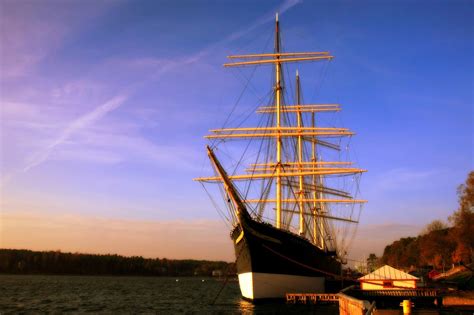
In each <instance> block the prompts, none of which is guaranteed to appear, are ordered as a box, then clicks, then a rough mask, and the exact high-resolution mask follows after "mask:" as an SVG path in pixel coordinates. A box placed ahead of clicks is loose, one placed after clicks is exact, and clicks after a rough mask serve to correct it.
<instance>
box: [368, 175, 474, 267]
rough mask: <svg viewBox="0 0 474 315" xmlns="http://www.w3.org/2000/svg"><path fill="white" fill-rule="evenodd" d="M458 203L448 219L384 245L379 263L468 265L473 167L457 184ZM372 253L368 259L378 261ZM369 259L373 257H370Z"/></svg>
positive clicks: (473, 242) (473, 250) (473, 254)
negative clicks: (459, 183)
mask: <svg viewBox="0 0 474 315" xmlns="http://www.w3.org/2000/svg"><path fill="white" fill-rule="evenodd" d="M458 200H459V207H458V209H457V210H456V211H454V213H453V214H452V215H451V216H449V218H448V223H449V224H448V223H445V222H443V221H441V220H435V221H433V222H431V223H430V224H428V225H427V226H426V227H425V229H424V230H423V231H422V232H421V233H420V235H418V236H416V237H404V238H401V239H399V240H397V241H395V242H393V243H392V244H390V245H388V246H386V247H385V250H384V252H383V256H382V257H381V258H380V259H377V263H376V264H377V265H384V264H388V265H390V266H393V267H396V268H405V269H408V268H410V267H421V266H430V267H432V268H434V269H438V270H444V269H449V267H451V266H452V264H464V265H468V264H471V263H473V262H474V261H473V260H474V171H472V172H470V173H469V174H468V177H467V180H466V183H465V184H462V185H460V186H459V187H458ZM374 256H375V255H374V254H371V256H369V259H368V263H370V264H374V263H375V257H374ZM369 260H370V261H369Z"/></svg>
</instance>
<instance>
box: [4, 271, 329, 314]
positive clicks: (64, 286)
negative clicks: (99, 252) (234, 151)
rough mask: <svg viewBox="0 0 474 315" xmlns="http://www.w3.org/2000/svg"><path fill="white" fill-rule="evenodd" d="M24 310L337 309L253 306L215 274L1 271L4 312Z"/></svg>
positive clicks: (233, 284)
mask: <svg viewBox="0 0 474 315" xmlns="http://www.w3.org/2000/svg"><path fill="white" fill-rule="evenodd" d="M176 280H179V281H176ZM203 280H204V281H203ZM221 289H222V291H221ZM219 291H221V293H220V294H219V296H218V297H217V299H216V301H215V303H214V304H213V303H212V302H213V301H214V299H215V298H216V296H217V295H218V293H219ZM19 312H33V313H45V312H48V313H51V312H54V313H72V314H74V313H76V314H77V313H87V312H91V313H107V314H110V313H117V312H118V313H150V314H156V313H159V314H170V313H202V314H209V313H211V314H241V313H243V314H262V313H264V314H268V313H271V314H275V313H280V314H289V313H290V314H291V313H292V314H316V313H317V314H322V315H329V314H338V307H337V305H328V306H309V305H286V304H284V303H281V304H262V305H253V304H251V303H248V302H246V301H244V300H242V299H241V298H240V291H239V287H238V283H236V282H229V283H227V284H226V285H225V286H223V282H220V281H217V280H216V279H213V278H195V277H193V278H164V277H113V276H110V277H106V276H39V275H34V276H32V275H26V276H25V275H0V314H2V315H3V314H5V313H19Z"/></svg>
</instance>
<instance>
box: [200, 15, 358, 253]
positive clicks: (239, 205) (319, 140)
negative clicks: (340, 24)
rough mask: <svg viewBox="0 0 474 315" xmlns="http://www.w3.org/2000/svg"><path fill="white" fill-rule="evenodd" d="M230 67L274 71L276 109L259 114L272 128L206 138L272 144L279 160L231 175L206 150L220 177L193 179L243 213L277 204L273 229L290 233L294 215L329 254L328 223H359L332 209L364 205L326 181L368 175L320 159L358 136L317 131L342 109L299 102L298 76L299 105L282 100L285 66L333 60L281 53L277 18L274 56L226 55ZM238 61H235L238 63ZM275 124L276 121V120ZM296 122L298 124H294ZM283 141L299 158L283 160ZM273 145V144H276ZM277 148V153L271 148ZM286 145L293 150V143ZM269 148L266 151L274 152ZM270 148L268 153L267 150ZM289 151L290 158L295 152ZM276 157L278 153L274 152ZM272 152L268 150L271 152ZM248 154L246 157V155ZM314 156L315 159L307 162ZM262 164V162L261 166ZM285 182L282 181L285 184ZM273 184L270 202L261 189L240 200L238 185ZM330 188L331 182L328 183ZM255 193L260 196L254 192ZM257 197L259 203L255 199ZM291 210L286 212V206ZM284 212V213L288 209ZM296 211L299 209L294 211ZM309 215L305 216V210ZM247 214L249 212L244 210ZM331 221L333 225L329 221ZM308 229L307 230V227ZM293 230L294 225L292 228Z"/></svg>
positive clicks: (228, 130)
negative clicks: (322, 116) (222, 193)
mask: <svg viewBox="0 0 474 315" xmlns="http://www.w3.org/2000/svg"><path fill="white" fill-rule="evenodd" d="M227 58H229V59H231V60H232V62H229V63H225V64H224V67H245V66H266V65H268V66H269V65H271V66H272V68H273V67H274V68H273V69H272V70H273V71H275V72H274V73H275V83H274V85H273V90H274V91H273V97H274V98H273V104H268V105H267V106H261V107H259V108H258V109H257V111H256V113H258V114H263V115H268V117H269V118H268V122H269V123H271V124H268V125H267V126H265V127H262V126H259V127H252V126H243V127H240V126H239V127H223V128H220V129H211V130H209V131H210V134H209V135H207V136H205V138H207V139H223V140H224V139H228V140H244V141H245V140H252V139H260V140H261V141H265V139H271V140H270V142H268V143H266V144H270V147H271V150H272V151H273V150H275V149H276V154H275V155H273V154H271V155H272V156H274V157H275V160H270V159H269V158H268V157H266V158H264V161H261V160H260V159H259V158H258V157H257V160H256V161H255V163H254V164H250V165H249V166H248V168H246V169H244V171H245V173H243V174H242V173H240V174H238V173H236V172H235V171H234V172H233V173H232V174H227V173H226V172H225V170H224V168H223V167H222V166H221V165H220V163H219V161H218V160H217V158H216V157H215V155H214V152H212V150H210V149H208V155H209V158H210V159H211V162H212V164H213V166H214V168H215V169H216V170H217V172H218V173H219V174H218V175H219V176H212V177H199V178H196V179H195V180H198V181H201V182H220V183H222V184H223V185H224V188H225V190H226V192H227V195H228V198H230V199H231V200H232V203H230V205H231V206H233V208H234V209H231V211H235V212H234V213H233V214H237V213H236V212H238V211H241V213H242V212H243V210H244V209H247V207H248V206H250V204H259V205H261V207H262V209H264V208H265V204H272V205H274V208H273V207H272V208H273V209H274V210H276V212H275V213H274V215H275V223H274V226H275V227H276V228H278V229H288V230H289V229H290V224H291V216H290V220H289V221H288V222H285V220H284V219H283V217H282V213H283V212H285V213H295V214H297V215H298V218H299V220H298V226H297V227H296V228H297V229H298V231H299V234H300V235H302V236H308V237H311V241H312V242H313V243H314V244H315V245H316V246H319V247H321V248H322V249H327V248H328V245H331V244H330V242H328V239H327V238H326V235H325V234H326V233H327V229H328V228H329V226H328V225H327V224H328V221H326V220H340V221H343V222H347V223H356V221H354V220H353V218H352V214H348V215H347V216H333V215H332V213H331V209H330V208H329V205H330V204H341V203H342V204H346V203H347V204H354V203H365V202H366V200H358V199H354V197H355V196H352V195H351V193H349V192H346V191H344V190H340V189H335V188H333V187H330V186H325V185H326V181H325V180H324V179H325V178H326V176H349V175H355V174H360V173H363V172H366V170H364V169H360V168H356V167H351V165H352V163H351V162H341V161H322V160H321V159H320V158H319V157H318V153H319V152H318V149H319V146H322V147H324V148H326V149H331V150H335V151H340V145H339V144H337V143H335V142H333V141H331V140H332V139H340V138H342V137H348V136H352V135H353V134H354V133H353V132H351V131H350V130H349V129H347V128H336V127H324V126H320V127H316V122H315V113H325V112H339V111H340V110H341V108H340V106H339V104H305V105H302V104H301V102H302V100H301V84H300V77H299V74H298V72H297V74H296V99H295V102H296V104H294V105H285V104H284V100H283V93H282V90H283V72H282V67H283V64H286V63H295V62H303V61H304V62H309V61H315V62H318V61H322V60H332V59H333V56H332V55H330V53H329V52H327V51H322V52H285V53H282V52H281V42H280V26H279V21H278V14H276V17H275V43H274V51H273V52H272V53H259V54H248V55H233V56H227ZM235 59H238V60H237V61H234V60H235ZM309 114H311V116H310V118H311V125H310V126H304V120H303V118H304V116H305V117H308V118H309V116H306V115H309ZM282 115H288V116H292V115H295V116H294V117H293V116H292V117H291V118H289V121H288V122H286V123H285V120H284V118H283V117H282ZM275 120H276V121H275ZM294 122H296V125H295V124H294ZM283 139H294V140H296V156H292V157H291V159H289V160H286V159H284V156H283V155H284V154H283V153H284V152H283V150H284V148H283V144H284V143H283ZM274 141H275V142H274ZM306 142H311V153H310V154H309V155H310V156H306V155H305V152H304V150H305V148H308V149H309V144H308V145H306ZM273 144H276V148H273ZM285 144H291V145H294V142H293V140H291V141H289V142H286V141H285ZM270 147H268V148H270ZM268 148H267V149H268ZM293 150H294V148H291V149H290V151H288V152H287V153H290V155H293V153H294V152H295V151H293ZM273 152H275V151H273ZM267 153H268V151H267ZM244 154H245V153H244ZM310 157H311V159H309V158H310ZM262 162H264V163H262ZM283 179H284V180H283ZM258 180H262V181H264V182H265V181H269V180H270V181H271V183H273V180H275V183H274V185H275V188H273V185H272V186H271V187H268V189H272V190H273V189H275V195H274V196H275V197H274V198H271V197H270V198H269V193H268V190H267V188H265V189H263V190H261V194H260V195H257V196H251V195H250V196H247V195H246V196H245V198H240V196H239V194H238V191H237V190H238V184H237V183H236V184H235V185H234V182H237V181H258ZM329 184H330V182H329ZM284 187H289V190H291V191H293V192H294V196H295V198H292V197H291V196H289V195H287V194H284V193H283V188H284ZM255 192H256V191H255ZM256 197H257V198H256ZM287 205H288V207H286V206H287ZM285 207H286V208H285ZM296 208H298V209H296ZM305 210H306V211H305ZM245 213H246V214H247V215H249V213H248V212H247V211H245ZM331 222H332V221H331ZM307 226H310V228H309V229H307V228H306V227H307ZM291 227H292V226H291Z"/></svg>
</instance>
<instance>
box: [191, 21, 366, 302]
mask: <svg viewBox="0 0 474 315" xmlns="http://www.w3.org/2000/svg"><path fill="white" fill-rule="evenodd" d="M228 58H229V59H230V60H231V62H230V63H226V64H224V66H225V67H251V69H252V72H254V71H255V70H257V69H260V68H262V69H264V70H268V69H269V68H270V69H271V70H272V73H271V80H272V83H271V84H270V86H269V92H268V94H267V95H268V97H267V98H266V99H263V98H260V99H258V100H257V106H256V108H255V109H251V110H250V111H249V112H246V110H247V109H248V108H247V107H245V106H241V107H238V108H236V107H234V109H233V110H232V114H235V116H237V119H232V117H231V115H230V116H229V117H228V119H227V120H226V122H225V123H224V126H223V127H222V128H219V129H212V130H210V134H209V135H207V136H206V137H205V138H207V139H209V144H208V145H207V154H208V157H209V159H210V162H211V166H212V170H213V171H214V174H213V176H207V177H200V178H196V179H195V180H198V181H200V182H202V183H203V186H205V188H206V187H208V186H209V185H208V183H217V185H215V186H214V187H217V188H214V190H215V191H216V193H217V192H220V194H221V196H222V201H221V205H219V203H218V202H216V201H215V200H214V198H213V195H214V194H213V193H210V196H211V198H212V200H213V203H214V204H215V205H216V207H217V208H218V210H219V213H220V214H222V216H223V217H224V218H225V219H226V221H227V222H228V223H229V227H230V229H231V232H230V236H231V239H232V242H233V244H234V249H235V258H236V267H237V274H238V279H239V285H240V290H241V293H242V296H243V298H245V299H247V300H251V301H255V300H259V299H272V298H284V297H285V294H286V293H291V292H293V293H318V292H325V291H326V286H327V283H328V282H330V281H328V280H331V279H337V278H338V277H340V276H341V265H342V264H344V263H346V254H347V250H348V246H349V245H350V242H351V240H352V238H353V235H354V233H355V230H356V226H357V223H358V220H359V216H360V212H361V207H362V204H363V203H365V202H366V201H365V200H361V199H357V195H358V191H359V180H360V176H361V174H362V173H363V172H365V170H363V169H360V168H356V167H355V166H354V165H353V163H352V162H350V161H347V159H348V157H349V154H348V149H349V144H350V138H351V137H352V136H353V135H354V133H353V132H351V131H350V130H349V129H347V128H342V127H335V126H333V125H330V126H323V122H325V121H327V120H326V119H325V118H324V116H325V115H336V114H337V112H339V111H340V110H341V107H340V105H339V104H305V103H304V102H303V94H302V87H301V86H302V84H301V79H300V75H299V73H303V71H302V69H299V73H298V70H297V71H295V73H296V76H295V81H294V84H291V83H292V82H291V81H292V80H291V81H290V80H285V79H286V78H285V75H286V76H289V75H287V74H288V67H289V65H290V64H293V63H298V62H304V63H302V64H301V65H303V64H304V65H305V66H306V65H308V63H309V62H330V61H331V60H332V59H333V56H332V55H331V54H330V53H329V52H327V51H323V52H285V51H284V50H283V49H282V42H281V38H280V24H279V21H278V14H277V15H276V19H275V35H274V51H273V52H269V53H255V54H246V55H233V56H228ZM260 66H261V67H260ZM264 66H269V67H264ZM244 85H245V87H246V88H248V87H249V85H250V83H249V82H246V83H245V84H244ZM253 88H254V90H255V89H256V87H255V86H254V87H253ZM291 91H292V92H294V93H290V92H291ZM242 117H243V118H242ZM238 119H240V121H239V120H238ZM232 123H235V125H231V124H232ZM210 175H212V174H210ZM206 191H208V189H207V188H206ZM222 206H225V210H223V207H222Z"/></svg>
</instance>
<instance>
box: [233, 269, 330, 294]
mask: <svg viewBox="0 0 474 315" xmlns="http://www.w3.org/2000/svg"><path fill="white" fill-rule="evenodd" d="M324 281H325V279H324V277H307V276H295V275H282V274H271V273H258V272H245V273H241V274H239V286H240V292H242V296H243V297H244V298H245V299H247V300H258V299H281V298H285V296H286V293H323V292H324Z"/></svg>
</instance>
